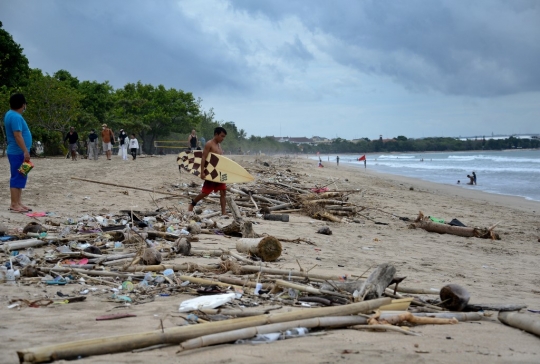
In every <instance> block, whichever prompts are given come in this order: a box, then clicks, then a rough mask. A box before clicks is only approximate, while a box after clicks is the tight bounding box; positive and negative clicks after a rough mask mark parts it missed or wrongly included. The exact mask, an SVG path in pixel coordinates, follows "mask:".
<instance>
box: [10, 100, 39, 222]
mask: <svg viewBox="0 0 540 364" xmlns="http://www.w3.org/2000/svg"><path fill="white" fill-rule="evenodd" d="M9 107H10V109H11V110H9V111H8V112H7V113H6V115H4V126H5V128H6V138H7V156H8V160H9V166H10V171H11V178H10V179H9V191H10V194H11V204H10V206H9V210H10V211H11V212H19V213H24V212H29V211H32V209H30V208H28V207H27V206H25V205H23V203H22V190H23V189H24V188H25V187H26V182H27V180H28V176H27V175H25V174H22V173H20V172H19V167H20V166H21V164H23V162H30V147H31V146H32V133H31V132H30V129H29V128H28V124H26V120H24V118H23V116H22V114H23V113H24V112H25V111H26V99H25V98H24V95H23V94H14V95H11V97H10V98H9Z"/></svg>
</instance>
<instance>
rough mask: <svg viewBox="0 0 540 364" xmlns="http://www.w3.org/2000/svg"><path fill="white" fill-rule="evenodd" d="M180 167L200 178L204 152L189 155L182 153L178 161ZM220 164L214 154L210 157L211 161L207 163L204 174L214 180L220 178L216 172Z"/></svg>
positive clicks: (198, 151)
mask: <svg viewBox="0 0 540 364" xmlns="http://www.w3.org/2000/svg"><path fill="white" fill-rule="evenodd" d="M176 160H177V162H178V165H180V167H182V168H183V169H185V170H186V171H188V172H189V173H192V174H194V175H195V176H198V175H200V174H201V162H202V150H196V151H195V152H191V153H187V152H182V153H180V154H178V158H177V159H176ZM218 164H219V158H218V157H216V156H215V155H214V154H211V155H210V161H208V163H206V167H205V168H204V174H206V175H207V176H208V175H209V176H210V177H211V178H212V179H213V180H215V179H216V178H217V177H218V176H219V172H218V171H217V170H216V167H217V165H218Z"/></svg>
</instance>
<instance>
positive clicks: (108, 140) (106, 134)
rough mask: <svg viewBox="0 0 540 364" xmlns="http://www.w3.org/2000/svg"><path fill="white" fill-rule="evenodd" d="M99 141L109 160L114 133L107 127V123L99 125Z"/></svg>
mask: <svg viewBox="0 0 540 364" xmlns="http://www.w3.org/2000/svg"><path fill="white" fill-rule="evenodd" d="M101 142H102V143H103V151H104V152H105V155H106V156H107V160H108V161H110V160H111V154H112V145H113V143H114V134H113V131H112V130H111V129H109V128H108V127H107V124H103V125H101Z"/></svg>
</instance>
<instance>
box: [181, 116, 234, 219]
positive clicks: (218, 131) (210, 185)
mask: <svg viewBox="0 0 540 364" xmlns="http://www.w3.org/2000/svg"><path fill="white" fill-rule="evenodd" d="M226 136H227V131H226V130H225V129H224V128H222V127H221V126H218V127H217V128H215V129H214V138H212V140H209V141H208V142H207V143H206V145H205V146H204V150H203V154H202V158H201V160H202V163H201V174H200V177H201V179H203V180H204V178H205V177H206V175H205V174H204V170H205V168H206V163H207V162H206V158H207V157H208V153H214V154H220V155H221V154H223V149H221V142H222V141H223V139H225V137H226ZM217 191H219V203H220V205H221V214H222V215H225V214H226V212H225V206H226V201H225V194H226V192H227V185H226V184H225V183H219V182H213V181H206V180H205V181H204V184H203V187H202V190H201V193H199V195H198V196H197V197H195V198H194V199H193V200H191V204H190V205H189V207H188V211H193V208H194V207H195V206H196V205H197V202H199V201H200V200H202V199H203V198H205V197H206V196H208V195H209V194H211V193H212V192H217Z"/></svg>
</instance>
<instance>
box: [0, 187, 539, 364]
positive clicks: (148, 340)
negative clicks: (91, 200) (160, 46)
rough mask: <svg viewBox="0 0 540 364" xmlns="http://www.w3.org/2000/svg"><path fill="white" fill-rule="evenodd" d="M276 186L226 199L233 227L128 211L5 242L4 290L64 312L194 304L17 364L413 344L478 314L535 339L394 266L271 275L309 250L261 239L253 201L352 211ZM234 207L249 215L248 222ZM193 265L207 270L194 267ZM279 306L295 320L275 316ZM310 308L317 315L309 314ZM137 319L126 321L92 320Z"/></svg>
mask: <svg viewBox="0 0 540 364" xmlns="http://www.w3.org/2000/svg"><path fill="white" fill-rule="evenodd" d="M279 183H281V182H272V183H270V182H267V184H268V186H266V187H259V188H258V189H249V188H246V189H241V190H238V191H236V190H234V189H232V192H236V193H237V194H238V195H239V196H240V198H236V199H234V198H233V197H232V196H229V197H228V199H227V203H228V206H229V209H230V210H231V213H232V215H233V218H232V219H229V220H230V221H227V222H228V224H220V223H218V222H217V221H214V220H212V218H213V217H214V216H215V215H216V213H213V212H210V211H206V212H201V211H199V212H200V214H187V213H184V212H181V211H178V210H177V209H175V208H172V209H158V210H157V211H153V212H142V211H131V210H123V211H120V212H119V214H117V215H107V216H88V215H87V216H82V217H80V218H78V219H73V218H70V219H66V220H63V221H62V220H60V219H59V218H58V217H45V222H44V223H43V224H39V223H35V222H34V223H30V224H28V225H27V226H26V227H25V228H24V229H22V230H21V231H8V232H7V233H5V234H4V236H2V237H1V238H2V239H1V240H2V244H1V249H2V250H3V252H4V261H3V262H2V263H3V264H4V265H3V267H2V270H0V279H1V280H2V282H5V284H8V285H71V286H73V287H75V288H74V292H77V293H76V294H74V295H63V296H61V297H58V298H57V299H56V300H61V301H63V302H65V303H75V302H84V301H85V299H86V297H87V296H88V295H93V296H100V297H101V298H102V299H104V300H110V301H114V302H119V303H122V304H125V305H127V304H129V305H138V304H144V303H148V302H152V301H153V300H154V299H155V297H157V296H159V295H167V296H175V295H179V294H192V295H194V296H196V298H193V299H189V300H184V301H183V302H181V303H180V306H179V311H180V312H183V313H188V315H187V316H186V320H187V322H189V324H188V325H186V326H182V327H173V328H167V329H163V330H162V331H161V332H156V331H152V332H143V333H140V334H129V335H123V336H117V337H114V338H112V339H111V338H108V340H104V339H89V340H82V341H75V342H71V343H61V344H55V345H49V346H42V347H34V348H28V349H22V350H19V351H18V355H19V358H20V360H21V362H28V363H38V362H45V361H52V360H59V359H75V358H79V357H84V356H89V355H96V354H106V353H115V352H121V351H124V350H133V349H137V348H147V347H161V346H166V345H174V344H176V345H178V344H179V345H180V350H188V349H193V348H198V347H203V346H207V345H216V344H220V343H228V342H238V343H242V342H257V341H266V342H268V341H273V340H277V339H283V338H289V337H297V336H302V335H310V333H309V332H310V331H312V330H320V329H338V328H352V329H358V330H392V331H398V332H401V333H403V334H407V335H418V333H415V332H414V326H416V325H422V324H457V323H458V322H461V321H470V320H482V318H483V314H482V313H479V312H481V311H483V310H495V311H501V314H500V319H501V321H503V322H505V323H507V324H509V325H512V326H516V327H520V328H522V329H524V330H527V331H530V332H533V333H536V334H537V335H540V333H539V332H538V322H536V323H532V324H531V322H530V320H523V318H522V316H523V315H522V314H518V313H509V312H510V311H518V310H520V309H523V308H525V306H524V305H483V304H477V303H476V304H475V303H470V302H469V300H470V294H469V293H468V292H467V291H466V289H465V288H463V287H460V286H457V285H454V284H449V285H446V286H444V287H442V289H431V288H412V287H405V286H403V284H402V283H401V282H403V281H404V280H405V278H406V277H399V276H397V275H396V273H397V272H396V268H395V267H394V266H392V265H391V264H387V263H384V264H380V265H379V266H377V267H375V269H373V270H372V272H371V273H370V274H369V276H367V277H365V276H364V273H367V272H364V273H360V274H357V275H354V274H353V275H348V276H340V275H327V274H320V273H316V272H313V268H315V267H313V268H311V269H305V268H304V267H302V266H301V264H300V262H298V261H297V263H298V266H299V269H298V270H293V269H279V268H276V267H275V266H272V264H273V263H272V262H275V261H277V260H279V259H283V258H282V257H281V252H282V245H283V244H285V243H291V242H293V243H297V244H302V243H304V244H311V245H314V243H313V242H310V241H308V240H306V239H301V238H298V239H291V240H287V239H282V238H279V239H278V238H276V237H273V236H269V235H267V234H261V233H257V232H255V231H254V228H253V221H251V220H250V216H259V217H262V216H261V215H262V214H259V210H260V209H261V207H260V206H259V204H257V202H256V201H258V202H260V205H262V208H265V209H268V211H276V209H273V208H275V207H276V206H280V205H285V204H289V206H288V208H292V207H294V208H298V209H299V210H302V211H306V212H308V213H309V214H310V215H311V216H314V217H317V216H318V217H321V218H324V217H325V216H326V214H330V212H329V211H332V213H331V214H332V216H335V213H334V212H333V211H343V210H339V209H338V210H333V209H332V208H329V207H331V206H334V207H342V208H343V207H350V206H347V202H346V193H344V192H323V193H320V194H314V193H311V192H310V191H305V190H303V189H302V188H300V187H296V186H292V185H288V186H285V187H286V188H285V189H281V187H284V186H281V185H280V184H279ZM270 184H272V189H271V188H270V186H269V185H270ZM280 186H281V187H280ZM291 190H292V191H294V192H291ZM270 192H272V193H270ZM274 192H275V193H274ZM270 196H272V197H270ZM250 203H251V205H253V208H252V206H251V205H250ZM238 204H241V205H242V206H244V205H248V206H247V208H246V207H244V211H241V208H239V207H238ZM271 209H273V210H271ZM351 210H352V209H351ZM345 211H347V210H345ZM351 212H352V211H351ZM326 218H328V217H326ZM59 220H60V221H59ZM330 220H332V219H331V218H330ZM332 221H333V220H332ZM204 234H218V235H225V236H229V237H231V238H232V237H236V238H237V240H236V249H235V250H233V249H228V250H226V249H215V250H208V249H201V248H197V243H198V242H199V241H200V239H203V236H204ZM198 257H205V258H207V259H209V260H210V262H209V263H207V264H199V263H197V262H195V261H193V258H198ZM178 260H180V261H181V263H178V262H177V261H178ZM211 260H213V262H212V261H211ZM167 262H170V263H169V264H168V263H167ZM4 268H5V269H4ZM370 270H371V268H370ZM54 301H55V300H50V299H38V300H35V301H28V300H22V299H14V300H12V301H11V302H10V305H9V308H11V309H23V308H24V307H26V306H31V307H44V306H48V305H49V304H51V303H52V302H54ZM79 304H84V303H79ZM284 306H288V307H293V308H297V309H295V310H293V311H291V312H272V311H275V310H278V309H281V308H282V307H284ZM304 307H309V308H311V309H309V310H302V309H301V308H304ZM133 316H134V315H132V314H129V313H127V314H126V313H123V314H114V315H106V316H100V317H98V318H96V319H97V320H110V319H121V318H129V317H133Z"/></svg>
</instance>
